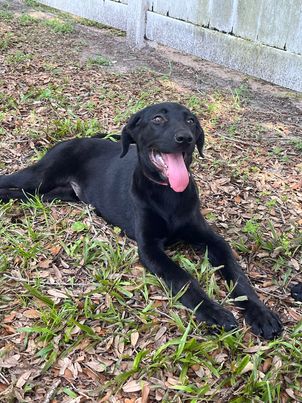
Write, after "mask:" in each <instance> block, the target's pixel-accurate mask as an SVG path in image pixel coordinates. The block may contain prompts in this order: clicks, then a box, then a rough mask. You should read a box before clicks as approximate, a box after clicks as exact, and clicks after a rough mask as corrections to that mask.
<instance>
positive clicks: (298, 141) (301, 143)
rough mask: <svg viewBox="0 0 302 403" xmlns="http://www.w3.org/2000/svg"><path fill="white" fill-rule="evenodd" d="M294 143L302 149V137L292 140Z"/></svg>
mask: <svg viewBox="0 0 302 403" xmlns="http://www.w3.org/2000/svg"><path fill="white" fill-rule="evenodd" d="M292 145H293V146H294V147H295V149H296V150H298V151H302V140H300V139H295V140H292Z"/></svg>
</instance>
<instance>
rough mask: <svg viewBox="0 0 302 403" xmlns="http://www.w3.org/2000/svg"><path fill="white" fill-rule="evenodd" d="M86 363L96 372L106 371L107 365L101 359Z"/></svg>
mask: <svg viewBox="0 0 302 403" xmlns="http://www.w3.org/2000/svg"><path fill="white" fill-rule="evenodd" d="M86 365H87V366H88V367H90V368H91V369H93V370H94V371H96V372H104V371H105V369H106V365H105V364H103V363H101V362H99V361H89V362H87V363H86Z"/></svg>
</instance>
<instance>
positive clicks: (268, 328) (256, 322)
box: [245, 303, 283, 340]
mask: <svg viewBox="0 0 302 403" xmlns="http://www.w3.org/2000/svg"><path fill="white" fill-rule="evenodd" d="M245 320H246V322H247V323H248V325H250V326H251V330H252V332H253V333H254V334H256V335H258V336H261V337H263V338H264V339H267V340H272V339H274V338H276V337H278V336H279V335H280V334H281V333H282V330H283V326H282V323H281V321H280V319H279V317H278V315H277V314H276V313H274V312H272V311H271V310H269V309H268V308H267V307H266V306H265V305H263V304H261V303H260V304H258V303H257V304H253V305H251V306H250V307H249V308H247V310H246V311H245Z"/></svg>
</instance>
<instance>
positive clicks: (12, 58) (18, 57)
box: [7, 50, 32, 64]
mask: <svg viewBox="0 0 302 403" xmlns="http://www.w3.org/2000/svg"><path fill="white" fill-rule="evenodd" d="M31 58H32V55H31V54H28V53H24V52H22V51H21V50H17V51H16V52H15V53H12V54H10V55H8V56H7V62H8V63H11V64H20V63H24V62H27V61H29V60H31Z"/></svg>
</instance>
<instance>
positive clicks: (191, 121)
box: [187, 118, 195, 125]
mask: <svg viewBox="0 0 302 403" xmlns="http://www.w3.org/2000/svg"><path fill="white" fill-rule="evenodd" d="M187 123H188V124H189V125H193V124H194V123H195V122H194V119H193V118H187Z"/></svg>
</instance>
